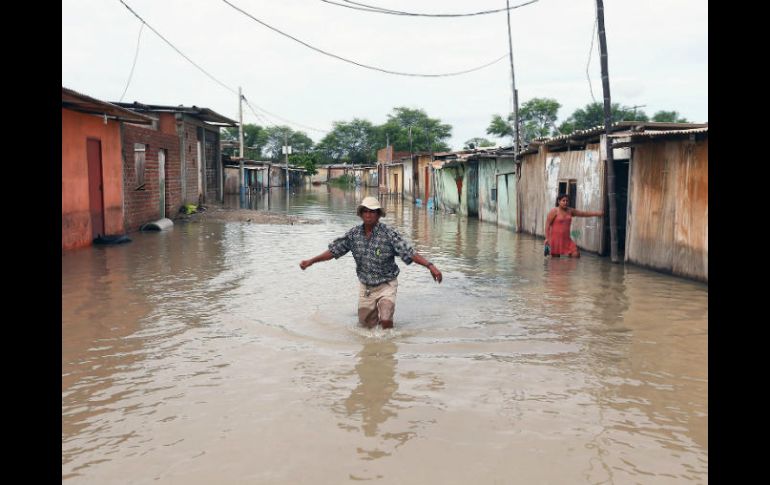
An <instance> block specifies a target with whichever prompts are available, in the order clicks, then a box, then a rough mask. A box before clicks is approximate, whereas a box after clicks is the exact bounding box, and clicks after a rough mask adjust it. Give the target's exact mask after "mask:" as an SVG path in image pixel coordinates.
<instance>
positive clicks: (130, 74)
mask: <svg viewBox="0 0 770 485" xmlns="http://www.w3.org/2000/svg"><path fill="white" fill-rule="evenodd" d="M142 30H144V24H142V25H141V26H140V27H139V37H137V39H136V52H134V63H133V64H131V72H130V73H128V80H127V81H126V88H125V89H124V90H123V94H121V95H120V101H121V102H122V101H123V98H124V97H125V96H126V91H128V86H129V85H130V84H131V78H132V77H133V75H134V68H135V67H136V60H137V59H138V58H139V41H140V40H142Z"/></svg>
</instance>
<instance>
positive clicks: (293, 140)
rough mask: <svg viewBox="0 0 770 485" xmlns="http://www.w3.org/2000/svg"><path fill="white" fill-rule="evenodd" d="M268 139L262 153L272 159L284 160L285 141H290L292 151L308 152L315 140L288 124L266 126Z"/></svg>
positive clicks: (298, 152)
mask: <svg viewBox="0 0 770 485" xmlns="http://www.w3.org/2000/svg"><path fill="white" fill-rule="evenodd" d="M265 132H266V134H267V141H266V142H265V145H264V148H263V150H262V153H263V154H264V155H266V156H267V157H269V158H270V159H271V160H277V161H280V160H283V156H284V155H283V149H282V147H283V146H284V144H285V141H288V142H289V146H291V150H292V153H297V154H300V153H307V152H309V151H310V150H311V149H312V148H313V140H311V139H310V137H308V136H307V135H306V134H305V133H303V132H301V131H294V130H292V129H291V128H290V127H288V126H268V127H267V128H265Z"/></svg>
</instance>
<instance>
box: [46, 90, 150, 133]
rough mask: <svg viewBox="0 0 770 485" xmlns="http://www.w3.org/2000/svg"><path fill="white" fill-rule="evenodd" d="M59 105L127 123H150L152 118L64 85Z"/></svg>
mask: <svg viewBox="0 0 770 485" xmlns="http://www.w3.org/2000/svg"><path fill="white" fill-rule="evenodd" d="M61 105H62V108H67V109H71V110H73V111H80V112H81V113H89V114H94V115H99V116H107V117H109V118H112V119H115V120H118V121H125V122H128V123H136V124H140V125H150V124H152V122H153V119H152V118H150V117H149V116H145V115H142V114H139V113H135V112H133V111H130V110H127V109H125V108H122V107H120V106H117V105H115V104H113V103H108V102H107V101H102V100H100V99H96V98H92V97H91V96H86V95H85V94H81V93H78V92H77V91H73V90H72V89H67V88H65V87H64V86H62V87H61Z"/></svg>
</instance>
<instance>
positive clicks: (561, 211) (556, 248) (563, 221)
mask: <svg viewBox="0 0 770 485" xmlns="http://www.w3.org/2000/svg"><path fill="white" fill-rule="evenodd" d="M603 215H604V212H589V211H579V210H577V209H573V208H571V207H569V196H568V195H567V194H559V196H558V197H557V198H556V207H554V208H553V209H551V212H549V213H548V218H547V219H546V222H545V244H547V245H550V247H551V257H554V258H558V257H559V256H561V255H562V254H566V255H567V256H569V257H570V258H571V257H573V256H574V257H576V258H579V257H580V251H578V248H577V245H576V244H575V241H573V240H572V239H571V238H570V237H569V233H570V227H571V226H572V218H573V217H601V216H603Z"/></svg>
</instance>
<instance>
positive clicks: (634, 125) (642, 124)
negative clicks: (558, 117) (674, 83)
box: [530, 121, 708, 145]
mask: <svg viewBox="0 0 770 485" xmlns="http://www.w3.org/2000/svg"><path fill="white" fill-rule="evenodd" d="M706 127H708V123H666V122H657V121H618V122H617V123H613V124H612V129H611V131H613V132H615V131H618V130H622V129H624V128H625V129H630V132H632V133H638V132H644V133H649V132H653V131H654V132H661V131H670V132H678V131H684V130H689V129H701V128H706ZM675 128H681V129H679V130H677V129H675ZM667 129H668V130H667ZM604 131H605V129H604V125H598V126H594V127H593V128H588V129H586V130H577V131H573V132H572V133H570V134H568V135H559V136H554V137H551V138H535V139H534V140H532V141H531V142H530V144H532V145H551V144H554V143H558V142H560V141H567V140H570V139H575V138H587V137H590V136H593V135H599V134H602V133H604ZM610 136H612V135H610ZM626 136H628V135H626Z"/></svg>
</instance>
